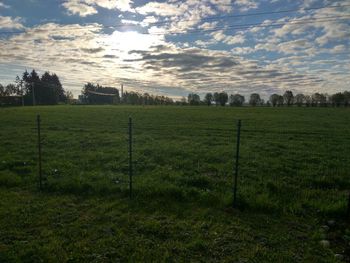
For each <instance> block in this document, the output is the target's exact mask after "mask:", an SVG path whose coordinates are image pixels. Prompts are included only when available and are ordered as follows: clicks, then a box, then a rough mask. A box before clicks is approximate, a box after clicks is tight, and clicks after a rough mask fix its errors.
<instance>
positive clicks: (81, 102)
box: [78, 95, 88, 104]
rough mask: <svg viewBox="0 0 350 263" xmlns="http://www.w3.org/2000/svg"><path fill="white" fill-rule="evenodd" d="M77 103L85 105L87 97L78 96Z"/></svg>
mask: <svg viewBox="0 0 350 263" xmlns="http://www.w3.org/2000/svg"><path fill="white" fill-rule="evenodd" d="M78 103H79V104H86V103H88V100H87V97H86V96H85V95H79V96H78Z"/></svg>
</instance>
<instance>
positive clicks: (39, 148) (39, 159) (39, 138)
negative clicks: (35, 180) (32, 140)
mask: <svg viewBox="0 0 350 263" xmlns="http://www.w3.org/2000/svg"><path fill="white" fill-rule="evenodd" d="M36 120H37V125H38V174H39V188H40V190H42V166H41V133H40V129H41V127H40V124H41V119H40V115H37V117H36Z"/></svg>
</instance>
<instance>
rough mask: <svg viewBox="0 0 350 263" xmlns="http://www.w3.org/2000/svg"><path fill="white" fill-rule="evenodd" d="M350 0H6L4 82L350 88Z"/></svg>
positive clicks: (157, 88)
mask: <svg viewBox="0 0 350 263" xmlns="http://www.w3.org/2000/svg"><path fill="white" fill-rule="evenodd" d="M349 26H350V0H343V1H336V0H260V1H258V0H182V1H178V0H167V1H144V0H0V83H2V84H7V83H10V82H13V81H14V79H15V76H16V75H17V74H21V73H22V72H23V71H24V70H25V69H28V70H31V69H33V68H34V69H36V70H37V71H38V72H40V73H42V72H43V71H50V72H55V73H57V74H58V76H59V77H60V79H61V82H62V83H63V85H64V87H65V88H66V89H68V90H71V91H72V92H73V93H74V94H75V95H78V94H79V93H80V91H81V89H82V86H83V85H84V83H86V82H88V81H90V82H95V83H100V84H101V85H106V86H115V87H119V85H120V84H121V83H124V86H125V87H126V89H128V90H135V91H140V92H150V93H153V94H161V95H167V96H171V97H181V96H186V95H187V94H188V93H189V92H196V93H199V94H201V95H203V94H204V93H206V92H209V91H211V92H215V91H226V92H228V93H232V94H234V93H241V94H243V95H248V94H250V93H252V92H258V93H260V94H261V95H262V96H263V97H267V96H268V95H269V94H271V93H274V92H277V93H282V92H284V91H285V90H292V91H294V92H295V93H297V92H303V93H312V92H316V91H317V92H324V93H333V92H336V91H343V90H350V74H349V72H350V27H349Z"/></svg>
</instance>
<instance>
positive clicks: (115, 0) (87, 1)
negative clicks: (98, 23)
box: [62, 0, 133, 17]
mask: <svg viewBox="0 0 350 263" xmlns="http://www.w3.org/2000/svg"><path fill="white" fill-rule="evenodd" d="M132 3H133V1H132V0H67V1H66V2H64V3H63V4H62V6H63V7H65V8H66V9H67V10H68V13H69V14H73V15H79V16H82V17H86V16H89V15H94V14H97V13H98V11H97V9H96V8H97V7H102V8H106V9H119V10H120V11H122V12H125V11H130V12H133V9H132V7H131V5H132Z"/></svg>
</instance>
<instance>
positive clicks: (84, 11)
mask: <svg viewBox="0 0 350 263" xmlns="http://www.w3.org/2000/svg"><path fill="white" fill-rule="evenodd" d="M62 6H63V7H65V8H66V9H67V10H68V13H69V14H72V15H79V16H82V17H86V16H89V15H94V14H97V13H98V12H97V10H96V8H95V7H93V6H91V5H88V4H86V3H85V2H81V1H79V0H71V1H68V2H65V3H63V4H62Z"/></svg>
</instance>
